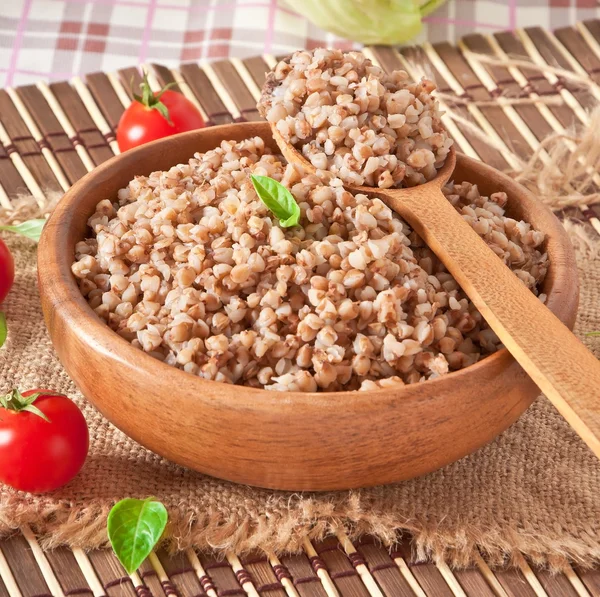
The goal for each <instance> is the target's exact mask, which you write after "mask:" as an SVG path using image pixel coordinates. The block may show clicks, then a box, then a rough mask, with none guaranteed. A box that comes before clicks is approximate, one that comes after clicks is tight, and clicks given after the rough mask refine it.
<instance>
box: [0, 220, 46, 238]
mask: <svg viewBox="0 0 600 597" xmlns="http://www.w3.org/2000/svg"><path fill="white" fill-rule="evenodd" d="M45 223H46V220H44V219H38V220H27V221H26V222H23V223H21V224H17V225H16V226H0V230H6V231H7V232H14V233H15V234H21V235H22V236H26V237H27V238H30V239H31V240H34V241H35V242H36V243H37V242H38V241H39V240H40V236H41V235H42V229H43V228H44V224H45Z"/></svg>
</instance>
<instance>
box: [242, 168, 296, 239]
mask: <svg viewBox="0 0 600 597" xmlns="http://www.w3.org/2000/svg"><path fill="white" fill-rule="evenodd" d="M251 179H252V184H253V185H254V190H255V191H256V194H257V195H258V196H259V197H260V200H261V201H262V202H263V203H264V204H265V205H266V206H267V207H268V208H269V209H270V210H271V211H272V212H273V214H274V215H275V217H276V218H277V219H278V220H279V224H280V225H281V226H282V227H283V228H290V227H292V226H297V225H298V222H299V221H300V206H299V205H298V204H297V203H296V200H295V199H294V197H293V195H292V194H291V193H290V191H289V190H288V189H286V188H285V187H284V186H283V185H282V184H281V183H279V182H277V181H276V180H273V179H272V178H270V177H269V176H256V175H254V174H253V175H252V176H251Z"/></svg>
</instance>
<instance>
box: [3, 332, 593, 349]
mask: <svg viewBox="0 0 600 597" xmlns="http://www.w3.org/2000/svg"><path fill="white" fill-rule="evenodd" d="M585 335H586V336H600V332H587V333H586V334H585ZM0 346H1V344H0Z"/></svg>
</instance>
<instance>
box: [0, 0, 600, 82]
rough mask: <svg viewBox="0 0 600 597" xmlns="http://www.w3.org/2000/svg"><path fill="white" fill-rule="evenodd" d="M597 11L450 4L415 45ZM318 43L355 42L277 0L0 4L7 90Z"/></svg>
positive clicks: (471, 0) (571, 4)
mask: <svg viewBox="0 0 600 597" xmlns="http://www.w3.org/2000/svg"><path fill="white" fill-rule="evenodd" d="M597 17H600V6H599V3H598V0H450V1H449V2H448V3H447V4H445V5H444V6H442V7H441V8H440V9H439V10H438V11H437V12H436V13H435V14H433V15H431V16H430V17H428V19H427V22H426V26H425V28H424V30H423V32H422V34H421V35H420V36H419V38H418V39H416V40H415V41H416V42H417V43H418V42H421V41H424V40H429V41H432V42H436V41H442V40H448V41H453V40H456V39H458V38H459V37H461V36H463V35H466V34H468V33H473V32H481V33H489V32H491V31H494V30H502V29H513V28H516V27H528V26H540V27H546V28H555V27H560V26H565V25H569V24H573V23H575V22H576V21H578V20H584V19H591V18H597ZM320 45H328V46H336V47H343V48H350V47H353V44H352V43H351V42H348V41H347V40H343V39H340V38H337V37H335V36H334V35H331V34H329V33H326V32H324V31H322V30H321V29H319V28H318V27H315V26H314V25H312V24H311V23H309V22H308V21H307V20H306V19H304V18H303V17H301V16H299V15H298V14H296V13H295V12H294V11H292V10H290V9H289V8H287V7H286V6H285V4H284V3H283V1H282V0H279V2H278V0H0V85H2V84H4V86H9V85H21V84H26V83H31V82H33V81H36V80H38V79H50V80H56V79H67V78H69V77H71V76H73V75H76V74H83V73H86V72H91V71H98V70H103V71H113V70H116V69H118V68H121V67H125V66H131V65H133V64H141V63H144V62H152V61H154V62H159V63H162V64H166V65H168V66H174V65H176V64H179V63H181V62H189V61H201V60H210V59H215V58H225V57H231V56H236V57H241V58H243V57H246V56H253V55H257V54H262V53H266V54H275V55H279V54H286V53H288V52H290V51H292V50H295V49H297V48H301V47H309V48H310V47H316V46H320Z"/></svg>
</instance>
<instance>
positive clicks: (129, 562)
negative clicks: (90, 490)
mask: <svg viewBox="0 0 600 597" xmlns="http://www.w3.org/2000/svg"><path fill="white" fill-rule="evenodd" d="M167 519H168V514H167V509H166V508H165V507H164V506H163V504H161V503H160V502H159V501H157V500H155V499H153V498H148V499H146V500H136V499H133V498H126V499H124V500H121V501H120V502H118V503H116V504H115V505H114V506H113V508H112V510H111V511H110V513H109V515H108V521H107V529H108V538H109V540H110V543H111V545H112V548H113V550H114V552H115V554H116V556H117V558H119V561H120V562H121V564H123V568H125V570H126V571H127V573H128V574H131V573H132V572H134V571H135V570H137V569H138V568H139V567H140V566H141V565H142V562H143V561H144V560H145V559H146V558H147V557H148V556H149V555H150V552H151V551H152V550H153V549H154V547H155V546H156V544H157V543H158V542H159V540H160V538H161V536H162V534H163V531H164V530H165V527H166V525H167Z"/></svg>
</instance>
